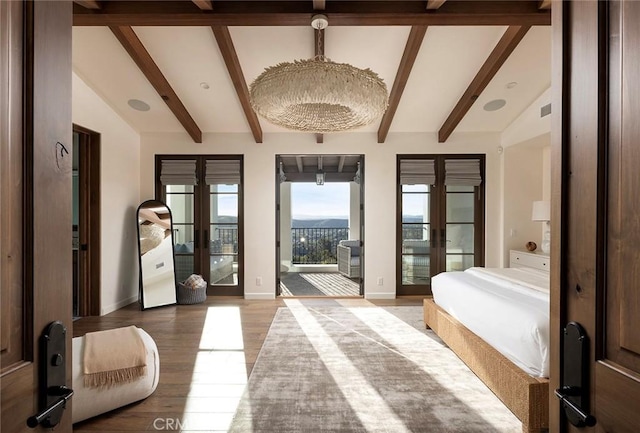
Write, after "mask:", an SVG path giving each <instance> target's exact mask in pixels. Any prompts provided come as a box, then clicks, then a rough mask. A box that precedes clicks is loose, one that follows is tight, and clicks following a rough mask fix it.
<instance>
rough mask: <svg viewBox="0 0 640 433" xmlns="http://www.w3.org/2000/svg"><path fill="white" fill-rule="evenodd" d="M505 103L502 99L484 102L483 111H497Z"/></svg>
mask: <svg viewBox="0 0 640 433" xmlns="http://www.w3.org/2000/svg"><path fill="white" fill-rule="evenodd" d="M505 105H507V101H505V100H504V99H494V100H493V101H489V102H487V103H486V104H484V111H497V110H499V109H501V108H502V107H504V106H505Z"/></svg>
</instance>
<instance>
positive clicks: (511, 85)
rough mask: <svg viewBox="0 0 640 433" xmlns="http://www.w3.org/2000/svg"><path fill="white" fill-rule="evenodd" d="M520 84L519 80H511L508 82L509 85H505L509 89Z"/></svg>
mask: <svg viewBox="0 0 640 433" xmlns="http://www.w3.org/2000/svg"><path fill="white" fill-rule="evenodd" d="M517 85H518V82H517V81H511V82H509V83H507V85H506V86H505V87H506V88H507V89H513V88H514V87H516V86H517Z"/></svg>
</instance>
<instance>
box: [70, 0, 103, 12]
mask: <svg viewBox="0 0 640 433" xmlns="http://www.w3.org/2000/svg"><path fill="white" fill-rule="evenodd" d="M74 3H75V4H77V5H80V6H82V7H83V8H85V9H94V10H97V9H101V8H102V4H101V3H100V2H99V1H97V0H74Z"/></svg>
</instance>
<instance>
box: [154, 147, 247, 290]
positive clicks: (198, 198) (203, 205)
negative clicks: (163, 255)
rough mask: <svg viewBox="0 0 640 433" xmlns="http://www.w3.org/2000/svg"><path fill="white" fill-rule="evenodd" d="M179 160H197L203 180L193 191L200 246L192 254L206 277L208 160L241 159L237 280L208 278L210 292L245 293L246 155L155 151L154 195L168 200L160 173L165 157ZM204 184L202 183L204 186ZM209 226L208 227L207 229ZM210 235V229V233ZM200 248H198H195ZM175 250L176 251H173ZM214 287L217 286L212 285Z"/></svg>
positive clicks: (158, 198) (198, 171) (198, 172)
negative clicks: (216, 282)
mask: <svg viewBox="0 0 640 433" xmlns="http://www.w3.org/2000/svg"><path fill="white" fill-rule="evenodd" d="M171 159H174V160H179V159H189V160H195V161H196V177H197V179H198V181H202V185H200V184H197V185H196V186H195V188H194V192H193V200H194V203H193V212H194V216H193V229H194V233H193V236H194V244H195V245H200V244H202V245H203V246H198V247H195V248H194V254H193V260H194V263H193V266H194V272H195V273H198V274H203V277H206V275H204V274H205V272H204V270H203V268H206V269H207V271H209V272H210V252H209V248H208V247H204V245H205V240H206V239H204V238H205V237H208V236H205V234H204V232H205V230H206V231H207V233H208V231H209V225H210V218H209V209H210V203H209V201H208V200H209V197H210V193H209V189H208V188H206V184H205V183H204V176H205V172H206V162H207V160H237V161H239V162H240V184H239V185H238V193H237V194H238V217H237V218H238V220H237V224H238V254H237V260H238V284H237V285H235V286H225V285H213V284H211V282H210V281H208V277H206V278H205V280H207V282H208V284H207V296H244V291H245V281H244V278H245V275H244V269H245V265H244V258H245V254H244V250H245V248H244V218H245V216H244V155H242V154H186V153H185V154H156V155H155V161H154V167H155V172H154V185H155V194H154V195H155V199H156V200H158V201H161V202H162V203H166V200H165V199H166V192H165V189H164V186H163V185H162V182H161V181H160V174H161V172H162V161H163V160H171ZM203 185H204V186H205V187H202V186H203ZM205 226H206V229H205ZM208 234H209V235H210V233H208ZM196 251H197V252H196ZM174 254H175V253H174ZM213 288H215V290H214V289H213Z"/></svg>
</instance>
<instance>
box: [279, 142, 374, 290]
mask: <svg viewBox="0 0 640 433" xmlns="http://www.w3.org/2000/svg"><path fill="white" fill-rule="evenodd" d="M285 155H287V156H291V155H294V156H298V155H300V156H342V155H354V156H356V155H357V156H358V157H359V161H358V162H359V167H360V181H359V186H360V194H359V195H360V207H359V211H358V212H359V225H358V233H359V237H360V238H359V240H360V277H359V278H358V294H359V296H362V297H364V262H365V260H364V250H365V248H364V235H365V230H364V196H365V194H364V176H365V174H364V171H365V170H364V159H365V155H364V154H361V153H359V154H341V153H318V154H316V153H304V154H295V153H294V154H285V153H278V154H276V157H275V188H276V189H275V220H276V227H275V228H276V231H275V271H276V272H275V275H276V278H275V293H276V297H278V296H281V295H282V291H281V289H280V282H281V271H280V269H281V266H282V263H281V261H282V260H281V259H282V242H281V234H282V230H281V229H280V222H281V217H282V216H281V206H280V198H281V193H280V187H281V183H282V182H281V181H280V164H281V161H282V159H281V157H282V156H285ZM298 182H299V181H298ZM292 183H293V182H292ZM349 200H351V193H349ZM349 229H350V231H351V227H349Z"/></svg>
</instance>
